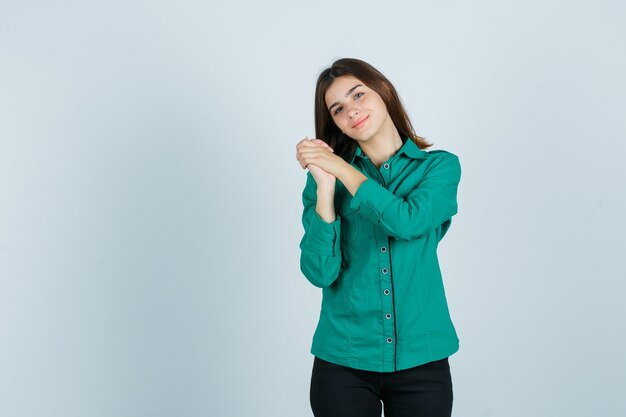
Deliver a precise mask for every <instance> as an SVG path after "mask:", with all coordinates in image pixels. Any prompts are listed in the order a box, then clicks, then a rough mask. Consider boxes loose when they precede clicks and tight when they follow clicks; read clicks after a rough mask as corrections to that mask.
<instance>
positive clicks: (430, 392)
mask: <svg viewBox="0 0 626 417" xmlns="http://www.w3.org/2000/svg"><path fill="white" fill-rule="evenodd" d="M310 400H311V408H312V410H313V414H314V415H315V417H380V415H381V411H382V407H383V405H384V407H385V417H450V415H451V414H452V378H451V375H450V365H449V363H448V358H445V359H441V360H438V361H434V362H429V363H426V364H424V365H420V366H416V367H414V368H410V369H405V370H402V371H397V372H372V371H363V370H359V369H353V368H348V367H345V366H341V365H336V364H334V363H331V362H327V361H325V360H323V359H320V358H318V357H315V359H314V362H313V372H312V374H311V391H310ZM381 401H382V403H381Z"/></svg>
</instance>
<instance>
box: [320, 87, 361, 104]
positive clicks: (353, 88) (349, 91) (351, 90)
mask: <svg viewBox="0 0 626 417" xmlns="http://www.w3.org/2000/svg"><path fill="white" fill-rule="evenodd" d="M357 87H363V84H357V85H355V86H354V87H352V88H351V89H349V90H348V92H347V93H346V95H345V97H348V96H349V95H350V93H352V92H353V91H354V90H356V88H357ZM338 104H339V102H338V101H336V102H334V103H333V104H331V105H330V107H329V108H328V111H331V110H332V108H333V107H335V106H336V105H338Z"/></svg>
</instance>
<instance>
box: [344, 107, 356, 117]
mask: <svg viewBox="0 0 626 417" xmlns="http://www.w3.org/2000/svg"><path fill="white" fill-rule="evenodd" d="M347 113H348V115H349V116H350V118H351V119H354V118H355V117H357V116H358V115H359V110H358V109H357V108H355V107H350V108H349V109H348V111H347Z"/></svg>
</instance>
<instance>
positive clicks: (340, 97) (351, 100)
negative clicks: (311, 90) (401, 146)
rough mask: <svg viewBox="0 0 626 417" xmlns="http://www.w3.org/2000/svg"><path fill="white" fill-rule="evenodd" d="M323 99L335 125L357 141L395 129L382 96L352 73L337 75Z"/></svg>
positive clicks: (369, 138) (367, 139) (366, 139)
mask: <svg viewBox="0 0 626 417" xmlns="http://www.w3.org/2000/svg"><path fill="white" fill-rule="evenodd" d="M324 100H325V102H326V108H327V109H328V111H329V112H330V116H331V118H332V119H333V121H334V122H335V125H337V127H338V128H339V129H340V130H341V131H342V132H343V133H344V134H346V135H347V136H349V137H351V138H352V139H354V140H356V141H358V142H362V141H369V140H371V139H372V138H375V137H377V136H380V134H381V133H383V134H384V133H385V132H391V131H395V126H394V125H393V121H392V120H391V117H390V116H389V113H388V112H387V106H385V102H384V101H383V99H382V98H381V97H380V95H379V94H378V93H377V92H376V91H374V90H372V89H371V88H369V87H367V86H366V85H365V84H364V83H363V82H361V81H360V80H359V79H358V78H356V77H354V76H353V75H342V76H341V77H337V78H335V80H334V81H333V83H332V84H331V85H330V87H328V90H326V94H325V96H324ZM391 129H393V130H391Z"/></svg>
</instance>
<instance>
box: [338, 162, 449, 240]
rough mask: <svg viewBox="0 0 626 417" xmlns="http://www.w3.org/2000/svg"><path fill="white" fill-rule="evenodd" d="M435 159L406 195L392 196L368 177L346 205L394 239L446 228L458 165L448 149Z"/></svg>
mask: <svg viewBox="0 0 626 417" xmlns="http://www.w3.org/2000/svg"><path fill="white" fill-rule="evenodd" d="M433 157H435V155H433ZM436 158H437V159H436V160H434V161H433V163H432V164H431V165H430V166H429V168H428V171H427V172H426V173H425V175H424V177H423V179H422V180H421V181H420V183H419V184H418V186H417V187H416V188H415V189H413V190H412V191H411V192H410V193H409V195H408V196H407V197H406V198H401V197H398V196H396V195H395V194H393V193H392V192H391V191H389V190H387V189H386V188H385V187H383V186H382V185H380V184H379V183H377V182H376V181H374V180H373V179H371V178H368V179H367V180H366V181H365V182H363V183H362V184H361V185H360V186H359V188H358V189H357V191H356V193H355V194H354V198H353V199H352V202H351V203H350V206H351V207H352V208H357V207H360V213H359V214H360V215H361V216H364V217H365V218H367V219H369V220H370V221H372V222H374V223H376V224H378V225H379V226H380V227H381V228H383V229H384V230H385V231H386V232H387V234H388V235H390V236H393V237H395V238H397V239H405V240H411V239H416V238H419V237H420V236H422V235H423V234H425V233H428V232H430V231H431V230H432V229H434V228H437V227H439V226H441V225H443V228H444V229H445V231H447V229H448V227H449V226H450V222H451V218H452V216H453V215H454V214H456V213H457V210H458V207H457V189H458V185H459V181H460V178H461V165H460V163H459V159H458V157H457V156H456V155H454V154H453V153H450V152H445V151H441V152H439V154H438V155H436ZM445 231H444V234H445ZM441 237H443V235H442V236H441Z"/></svg>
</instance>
